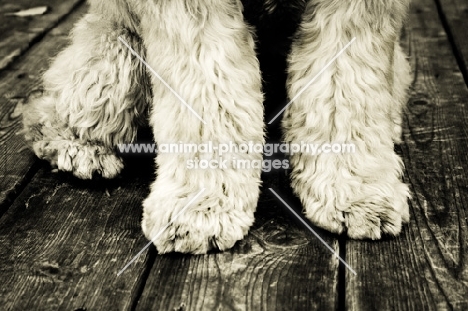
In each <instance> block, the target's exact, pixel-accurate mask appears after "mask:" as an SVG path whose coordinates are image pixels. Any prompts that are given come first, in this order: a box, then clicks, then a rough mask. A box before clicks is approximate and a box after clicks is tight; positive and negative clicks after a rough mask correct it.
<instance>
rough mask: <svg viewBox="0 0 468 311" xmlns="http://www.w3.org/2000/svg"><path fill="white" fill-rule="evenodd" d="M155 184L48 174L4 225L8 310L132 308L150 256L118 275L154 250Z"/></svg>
mask: <svg viewBox="0 0 468 311" xmlns="http://www.w3.org/2000/svg"><path fill="white" fill-rule="evenodd" d="M149 166H150V167H151V163H150V164H149ZM147 179H148V178H147V176H145V177H144V178H140V177H137V176H135V175H134V176H129V175H126V176H125V175H124V178H121V179H119V180H116V181H112V182H103V181H96V182H83V181H80V180H77V179H75V178H74V177H72V176H70V175H69V174H51V173H50V172H49V171H48V170H46V169H42V170H41V171H40V172H39V173H38V174H37V175H36V176H35V177H34V178H33V179H32V180H31V182H30V183H29V184H28V186H27V187H26V188H25V189H24V191H23V192H22V193H21V195H20V196H19V197H18V198H17V199H16V200H15V202H14V204H13V205H12V207H11V208H10V209H9V210H8V212H7V213H6V214H5V215H4V216H3V217H2V218H1V220H0V245H2V247H0V275H1V280H2V286H1V287H0V305H1V306H2V307H1V308H2V310H78V309H80V308H81V309H82V310H129V309H131V307H132V304H133V302H134V301H135V300H136V298H135V297H137V296H138V295H139V293H140V289H141V287H142V286H143V284H144V279H145V277H146V273H147V271H146V267H147V262H148V260H149V259H150V252H149V251H148V250H146V251H145V252H144V253H143V254H142V255H141V256H140V257H139V258H138V259H137V260H136V262H135V263H134V264H133V265H132V266H130V267H129V268H128V269H127V270H126V271H125V272H124V273H123V274H122V275H120V276H117V275H116V273H117V272H118V271H119V270H120V269H121V268H123V267H124V266H125V264H126V263H128V262H129V261H130V259H132V257H133V256H134V255H136V254H137V253H138V252H139V251H140V249H142V248H143V246H144V245H146V244H147V240H146V238H144V236H143V235H142V233H141V230H140V218H141V201H142V199H143V198H144V197H145V196H146V195H147V193H148V187H147V185H148V181H147Z"/></svg>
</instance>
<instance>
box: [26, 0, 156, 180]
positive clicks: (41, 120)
mask: <svg viewBox="0 0 468 311" xmlns="http://www.w3.org/2000/svg"><path fill="white" fill-rule="evenodd" d="M90 2H91V7H90V11H89V13H88V14H86V15H85V16H84V17H83V18H82V19H81V20H80V21H79V22H78V23H77V24H76V25H75V26H74V28H73V31H72V35H71V43H70V45H68V46H67V47H66V48H65V49H64V50H63V51H62V52H61V53H59V55H58V56H57V57H56V58H55V59H54V61H53V63H52V64H51V66H50V68H49V69H48V70H47V71H46V72H45V74H44V77H43V87H44V92H43V95H42V96H41V97H39V98H35V99H33V100H31V101H30V102H29V103H28V105H26V107H25V111H24V113H23V123H24V131H25V136H26V139H27V140H28V142H30V144H31V145H32V148H33V150H34V152H35V153H36V155H37V156H38V157H39V158H41V159H45V160H48V161H49V162H51V164H52V166H55V167H57V168H58V169H59V170H63V171H70V172H73V174H74V175H76V176H77V177H80V178H84V179H90V178H92V177H93V175H94V174H100V175H102V176H103V177H105V178H112V177H115V176H116V175H117V174H118V173H119V172H120V170H121V169H122V168H123V163H122V161H121V159H120V158H119V157H118V156H117V155H116V154H115V152H114V151H115V148H116V145H117V144H120V143H130V142H132V140H133V139H134V138H135V136H136V131H137V125H138V123H140V121H142V117H143V118H144V116H145V109H146V107H147V104H148V101H149V99H150V95H149V94H150V88H149V80H148V77H147V75H146V71H145V68H144V66H143V65H142V64H141V63H140V62H139V61H138V60H137V58H136V57H134V56H132V54H131V52H130V51H129V50H128V49H127V48H126V47H125V46H124V45H123V44H122V43H121V42H119V37H120V38H123V39H124V40H126V41H127V42H129V43H130V44H131V45H132V46H133V47H134V48H135V49H136V50H138V51H139V53H140V54H143V53H144V48H143V46H142V43H141V40H140V39H139V37H138V36H137V35H136V31H137V30H136V28H137V27H136V24H137V21H134V20H133V16H132V14H131V12H129V11H128V9H126V8H125V7H123V6H122V3H123V2H122V1H118V0H112V1H104V0H93V1H90Z"/></svg>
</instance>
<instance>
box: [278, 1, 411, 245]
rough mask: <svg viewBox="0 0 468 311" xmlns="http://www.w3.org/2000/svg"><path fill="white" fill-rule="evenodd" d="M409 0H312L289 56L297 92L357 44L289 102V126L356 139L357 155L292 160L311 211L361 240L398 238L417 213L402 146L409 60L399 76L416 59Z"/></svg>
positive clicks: (312, 136) (305, 134)
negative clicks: (404, 48) (406, 49)
mask: <svg viewBox="0 0 468 311" xmlns="http://www.w3.org/2000/svg"><path fill="white" fill-rule="evenodd" d="M407 2H408V1H407V0H391V1H390V0H388V1H387V0H382V1H380V0H379V1H358V0H349V1H343V0H311V1H309V2H308V4H307V7H306V11H305V13H304V16H303V21H302V23H301V26H300V29H299V31H298V33H297V35H296V39H295V42H294V43H293V47H292V51H291V55H290V59H289V80H288V92H289V96H290V97H291V98H294V97H295V96H296V94H299V93H300V92H301V90H302V89H303V88H304V87H305V86H306V85H307V84H308V83H309V82H310V81H311V80H312V79H313V78H314V77H315V75H317V74H318V73H319V72H320V71H321V70H322V69H323V68H324V67H325V66H326V64H327V63H328V62H329V61H330V60H331V59H332V58H333V56H334V55H337V54H338V53H339V52H340V50H341V51H342V50H343V48H344V47H345V46H346V45H347V44H350V45H349V47H348V48H347V49H346V50H345V51H344V52H343V53H342V54H341V55H340V56H338V57H337V58H336V60H334V61H333V62H332V63H331V64H329V66H328V67H327V69H326V70H324V71H323V72H322V74H321V75H320V76H319V77H318V78H317V79H316V80H315V81H314V83H313V84H312V85H311V86H310V87H308V88H307V89H305V91H304V92H303V93H302V94H301V95H300V96H299V97H298V98H297V99H296V100H295V101H294V102H293V103H292V104H291V105H290V106H289V108H288V109H287V111H286V113H285V115H284V120H283V128H284V137H285V140H286V141H287V142H290V143H296V142H298V143H300V142H310V143H315V144H325V143H331V144H339V145H340V146H342V147H341V148H344V147H345V146H344V145H343V144H354V146H355V152H352V151H353V150H345V149H341V150H338V153H337V154H333V153H326V152H322V153H318V154H311V153H307V152H305V153H302V154H299V153H298V154H295V155H293V156H292V157H291V164H292V165H293V170H292V186H293V188H294V190H295V192H296V194H297V195H298V196H299V197H300V199H301V201H302V204H303V206H304V209H305V213H306V216H307V217H308V218H309V219H310V220H311V221H312V222H313V223H315V224H317V225H318V226H321V227H323V228H326V229H328V230H330V231H333V232H337V233H341V232H343V231H345V230H347V234H348V235H349V236H350V237H352V238H371V239H378V238H380V237H381V234H382V233H388V234H391V235H396V234H398V233H399V232H400V230H401V224H402V221H408V218H409V212H408V203H407V199H408V196H409V191H408V187H407V185H405V184H404V183H402V182H401V180H400V177H401V175H402V169H403V164H402V161H401V159H400V158H399V157H398V156H397V155H396V154H395V152H394V150H393V142H394V140H395V138H396V136H397V132H398V126H395V123H398V122H399V115H400V114H401V106H402V101H404V100H405V98H406V93H405V92H406V88H407V86H408V81H409V77H408V75H409V70H408V66H407V63H406V67H405V68H403V70H402V69H401V68H398V69H399V70H398V73H399V74H401V75H403V76H401V77H400V76H395V73H394V72H395V70H394V69H395V68H394V66H395V65H397V66H401V65H402V64H405V62H406V60H405V59H404V57H403V55H402V54H401V50H400V49H399V48H398V49H395V44H397V41H398V37H399V32H400V29H401V25H402V22H403V19H404V16H405V13H406V9H407V5H408V3H407ZM353 38H355V41H354V42H353V43H351V41H352V40H353ZM395 50H396V51H397V53H398V55H397V58H396V62H395V58H394V51H395ZM394 79H400V81H398V82H397V84H395V87H394V83H395V82H394ZM401 81H406V82H405V83H402V82H401ZM336 150H337V149H336ZM323 151H326V150H323Z"/></svg>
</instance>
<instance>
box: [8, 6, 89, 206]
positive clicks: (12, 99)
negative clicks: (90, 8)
mask: <svg viewBox="0 0 468 311" xmlns="http://www.w3.org/2000/svg"><path fill="white" fill-rule="evenodd" d="M68 2H70V1H68ZM63 5H64V4H60V6H63ZM69 5H70V3H69ZM85 10H86V6H82V7H81V8H80V9H79V10H77V11H76V12H75V13H74V14H72V15H71V16H70V18H68V19H66V20H65V21H64V22H63V23H62V24H61V25H60V26H59V27H57V28H55V29H54V30H53V31H50V32H49V33H48V34H47V35H46V36H45V37H44V38H43V40H42V41H41V43H40V44H37V45H35V46H34V47H32V48H31V49H30V50H29V51H28V52H27V53H26V54H25V55H24V57H22V58H21V60H19V61H17V62H15V63H12V64H11V65H10V67H9V68H8V69H4V70H1V71H0V94H1V96H0V215H2V214H3V213H4V212H5V210H6V209H7V207H8V205H9V204H10V203H11V201H12V200H13V199H14V197H15V196H16V194H17V193H18V191H19V190H20V189H21V188H22V186H23V185H24V182H25V178H26V182H27V179H28V178H30V177H31V174H33V173H34V172H35V171H37V169H32V170H31V168H32V166H33V165H34V163H36V161H37V159H36V158H35V156H34V155H33V154H32V152H31V151H29V150H28V149H27V147H26V144H25V141H24V138H23V136H22V135H21V133H20V131H21V129H22V123H21V120H22V119H21V114H22V109H23V104H24V103H25V100H26V98H27V97H28V95H29V94H31V93H32V92H34V91H35V90H37V89H38V88H39V82H40V75H41V72H43V71H44V70H45V69H46V68H47V67H48V65H49V60H50V59H51V57H52V56H54V55H55V54H57V53H58V51H59V50H60V49H62V48H63V47H64V46H65V45H66V44H67V43H68V33H69V31H70V29H71V28H72V26H73V24H74V23H75V22H76V21H77V19H78V18H79V17H80V16H82V15H83V14H84V12H85Z"/></svg>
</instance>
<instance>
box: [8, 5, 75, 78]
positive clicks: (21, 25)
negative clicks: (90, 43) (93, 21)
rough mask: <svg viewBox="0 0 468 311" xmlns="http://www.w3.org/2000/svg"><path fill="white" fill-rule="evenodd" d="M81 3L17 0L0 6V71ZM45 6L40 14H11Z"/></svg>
mask: <svg viewBox="0 0 468 311" xmlns="http://www.w3.org/2000/svg"><path fill="white" fill-rule="evenodd" d="M83 2H84V0H55V1H50V0H17V1H15V2H14V3H4V4H0V15H1V19H2V23H1V24H0V33H1V34H2V39H1V40H0V70H1V69H3V68H5V67H7V66H8V65H9V64H11V62H13V61H14V60H15V59H16V58H17V57H18V56H20V55H22V54H23V53H24V52H25V51H26V50H27V49H28V48H29V47H30V46H31V44H32V43H34V42H35V41H37V40H38V39H40V38H41V37H42V36H43V35H44V34H45V33H46V32H47V31H49V30H50V29H51V28H53V27H54V26H55V25H57V24H58V23H59V21H60V20H61V19H62V18H63V17H64V16H66V15H67V14H69V13H70V12H71V11H72V10H73V9H74V8H75V7H76V6H77V5H78V4H80V3H83ZM38 6H47V7H48V10H47V12H46V13H45V14H43V15H37V16H29V17H19V16H14V15H11V13H13V12H18V11H20V10H25V9H30V8H34V7H38Z"/></svg>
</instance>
